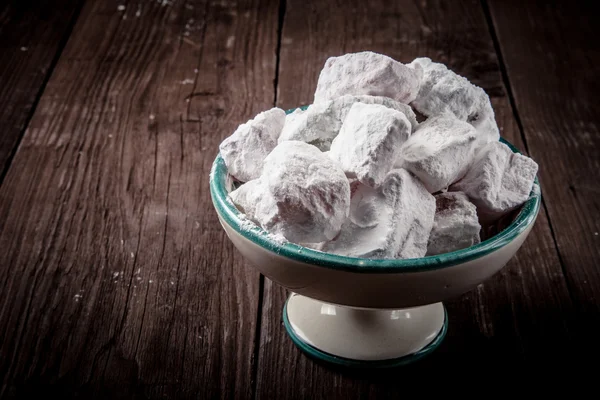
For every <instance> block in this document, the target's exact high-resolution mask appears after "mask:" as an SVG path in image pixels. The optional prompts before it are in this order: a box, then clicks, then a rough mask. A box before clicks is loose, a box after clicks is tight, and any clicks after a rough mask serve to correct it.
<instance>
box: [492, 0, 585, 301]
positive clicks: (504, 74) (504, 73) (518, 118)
mask: <svg viewBox="0 0 600 400" xmlns="http://www.w3.org/2000/svg"><path fill="white" fill-rule="evenodd" d="M481 8H482V10H483V14H484V16H485V19H486V22H487V25H488V29H489V31H490V37H491V38H492V42H493V43H494V50H495V51H496V57H497V58H498V65H499V66H500V74H501V75H502V81H503V82H504V87H505V88H506V95H507V96H508V101H509V104H510V108H511V109H512V113H513V116H514V118H515V122H516V123H517V128H518V129H519V134H520V136H521V139H522V140H523V145H524V146H525V151H527V154H530V151H529V145H528V144H527V137H526V136H525V129H524V128H523V122H522V121H521V115H520V114H519V109H518V108H517V103H516V101H515V97H514V93H513V88H512V84H511V82H510V78H509V77H508V71H507V70H506V63H505V62H504V56H503V54H502V49H501V48H500V41H499V39H498V34H497V32H496V26H495V25H494V19H493V18H492V13H491V11H490V7H489V5H488V2H487V0H481ZM542 209H543V211H544V214H545V215H546V219H547V220H548V227H549V228H550V236H551V237H552V242H553V243H554V248H555V249H556V255H557V256H558V262H559V263H560V269H561V271H562V274H563V276H564V281H565V285H566V287H567V293H568V294H569V298H570V300H571V302H573V304H575V299H574V297H573V293H572V292H573V290H572V287H571V282H570V280H569V279H567V271H566V266H565V262H564V259H563V256H562V254H561V251H560V248H559V247H558V241H557V239H556V233H555V231H554V224H553V222H552V218H550V213H549V212H548V207H547V206H546V199H545V198H544V197H543V196H542Z"/></svg>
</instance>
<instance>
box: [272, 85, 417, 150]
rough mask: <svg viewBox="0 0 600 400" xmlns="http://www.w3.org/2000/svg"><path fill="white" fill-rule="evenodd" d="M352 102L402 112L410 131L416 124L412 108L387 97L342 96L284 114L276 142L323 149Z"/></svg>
mask: <svg viewBox="0 0 600 400" xmlns="http://www.w3.org/2000/svg"><path fill="white" fill-rule="evenodd" d="M355 103H365V104H381V105H384V106H386V107H388V108H391V109H394V110H398V111H400V112H402V113H403V114H404V115H405V116H406V118H407V119H408V120H409V121H410V125H411V131H413V130H415V129H416V127H417V126H418V122H417V118H416V116H415V113H414V112H413V110H412V108H411V107H410V106H408V105H406V104H403V103H399V102H397V101H394V100H392V99H389V98H387V97H381V96H368V95H361V96H351V95H345V96H341V97H338V98H335V99H333V100H329V101H325V102H321V103H316V104H312V105H311V106H309V107H308V108H307V109H306V110H301V109H299V108H297V109H296V110H294V112H292V113H290V114H288V115H287V116H286V119H285V125H284V126H283V130H282V132H281V135H280V136H279V143H281V142H283V141H286V140H300V141H302V142H306V143H309V144H312V145H314V146H316V147H318V148H319V149H320V150H322V151H327V150H329V148H330V147H331V142H332V141H333V139H335V137H336V136H337V135H338V133H339V132H340V129H341V127H342V124H343V122H344V120H345V119H346V115H347V114H348V111H350V108H351V107H352V106H353V105H354V104H355Z"/></svg>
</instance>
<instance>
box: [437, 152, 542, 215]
mask: <svg viewBox="0 0 600 400" xmlns="http://www.w3.org/2000/svg"><path fill="white" fill-rule="evenodd" d="M537 170H538V165H537V163H536V162H535V161H533V160H532V159H531V158H529V157H526V156H524V155H522V154H517V153H513V152H512V150H511V149H510V148H509V147H508V146H507V145H505V144H504V143H501V142H492V143H488V144H487V145H486V146H485V147H484V148H483V149H482V150H481V151H480V152H479V153H477V155H476V156H475V161H474V162H473V164H472V165H471V167H470V168H469V170H468V171H467V173H466V175H465V176H464V177H463V178H462V179H461V180H459V181H458V182H456V183H454V184H453V185H452V186H450V189H449V190H450V191H462V192H465V194H466V195H467V196H469V198H470V199H471V201H472V202H473V203H474V204H475V205H476V206H477V212H478V214H479V217H480V219H483V220H490V219H496V218H498V217H499V216H501V215H503V214H505V213H507V212H509V211H511V210H513V209H515V208H517V207H519V206H520V205H522V204H523V203H524V202H525V201H527V199H528V198H529V193H530V192H531V189H532V187H533V183H534V179H535V175H536V173H537Z"/></svg>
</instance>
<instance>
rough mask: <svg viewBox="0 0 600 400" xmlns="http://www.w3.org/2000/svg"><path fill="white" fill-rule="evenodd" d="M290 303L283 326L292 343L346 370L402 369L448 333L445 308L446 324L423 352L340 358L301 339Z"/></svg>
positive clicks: (425, 354) (284, 311)
mask: <svg viewBox="0 0 600 400" xmlns="http://www.w3.org/2000/svg"><path fill="white" fill-rule="evenodd" d="M288 301H289V297H288V300H286V302H285V305H284V306H283V324H284V325H285V330H286V331H287V333H288V335H289V336H290V338H291V339H292V342H294V344H295V345H296V346H297V347H298V348H299V349H300V350H302V351H303V352H304V353H306V354H307V355H308V356H309V357H312V358H315V359H317V360H321V361H325V362H326V363H330V364H335V365H339V366H342V367H346V368H364V369H372V368H394V367H401V366H404V365H407V364H410V363H413V362H415V361H418V360H420V359H422V358H423V357H425V356H427V355H429V354H431V353H432V352H433V351H434V350H435V349H437V348H438V347H439V346H440V344H442V341H443V340H444V337H446V332H448V313H447V312H446V307H445V306H444V324H443V325H442V329H441V330H440V332H439V333H438V335H437V336H436V337H435V339H433V341H432V342H431V343H429V344H428V345H427V346H425V347H423V348H422V349H421V350H419V351H417V352H416V353H413V354H409V355H407V356H404V357H400V358H392V359H388V360H373V361H371V360H369V361H365V360H354V359H351V358H344V357H338V356H335V355H333V354H329V353H326V352H324V351H321V350H319V349H317V348H316V347H314V346H312V345H310V344H308V343H306V342H305V341H304V340H302V338H300V337H299V336H298V335H297V334H296V332H295V331H294V328H292V325H291V324H290V320H289V318H288V314H287V304H288Z"/></svg>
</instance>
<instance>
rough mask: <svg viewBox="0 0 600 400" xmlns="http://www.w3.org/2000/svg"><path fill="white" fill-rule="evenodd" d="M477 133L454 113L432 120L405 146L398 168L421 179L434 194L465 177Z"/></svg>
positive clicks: (428, 120) (424, 123) (432, 118)
mask: <svg viewBox="0 0 600 400" xmlns="http://www.w3.org/2000/svg"><path fill="white" fill-rule="evenodd" d="M475 137H476V132H475V128H473V127H472V126H471V125H469V124H468V123H466V122H463V121H459V120H458V119H456V118H455V117H454V116H453V115H452V114H441V115H438V116H435V117H430V118H429V119H427V121H425V122H423V123H421V125H419V128H418V129H417V130H416V131H415V132H414V133H413V135H412V136H411V137H410V138H409V139H408V140H407V141H406V142H405V143H404V145H403V146H402V149H401V151H400V157H399V161H398V165H399V166H401V167H403V168H406V169H407V170H409V171H410V172H412V173H413V174H415V175H416V176H418V177H419V178H420V179H421V181H422V182H423V184H424V185H425V187H426V188H427V190H429V192H430V193H435V192H438V191H440V190H442V189H445V188H447V187H448V186H449V185H450V184H451V183H453V182H455V181H457V180H458V179H460V178H462V177H463V175H464V174H465V173H466V171H467V168H468V167H469V164H470V163H471V161H472V159H473V151H474V145H475Z"/></svg>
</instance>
